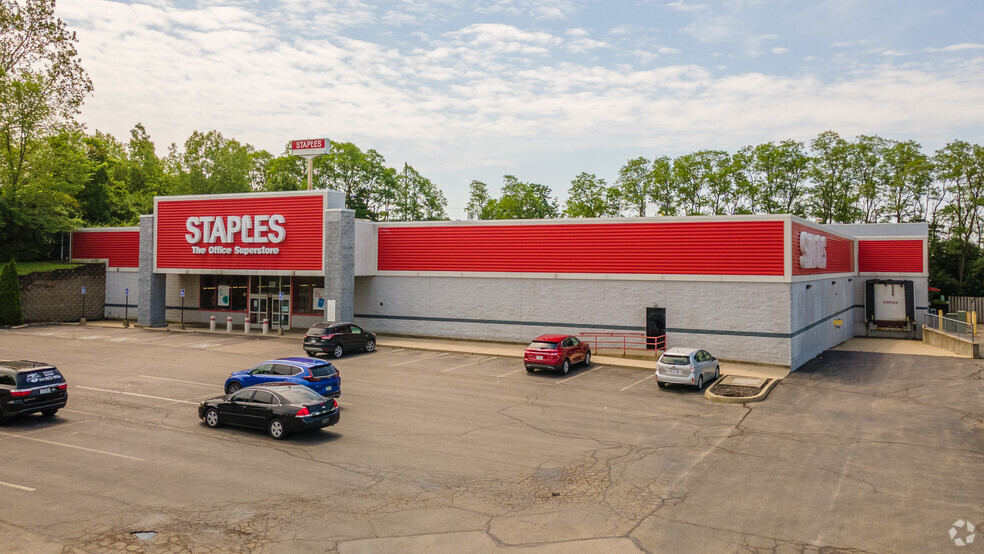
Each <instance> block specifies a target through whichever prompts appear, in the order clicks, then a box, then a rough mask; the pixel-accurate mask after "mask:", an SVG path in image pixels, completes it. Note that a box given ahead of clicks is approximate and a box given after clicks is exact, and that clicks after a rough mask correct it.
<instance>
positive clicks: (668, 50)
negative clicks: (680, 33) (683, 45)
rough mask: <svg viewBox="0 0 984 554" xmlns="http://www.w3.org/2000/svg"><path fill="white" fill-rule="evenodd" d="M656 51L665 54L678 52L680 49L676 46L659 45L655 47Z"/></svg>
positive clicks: (669, 54)
mask: <svg viewBox="0 0 984 554" xmlns="http://www.w3.org/2000/svg"><path fill="white" fill-rule="evenodd" d="M656 51H657V52H659V53H660V54H665V55H667V56H671V55H673V54H679V53H680V51H679V50H677V49H676V48H670V47H669V46H660V47H659V48H657V49H656Z"/></svg>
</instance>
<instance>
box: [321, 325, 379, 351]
mask: <svg viewBox="0 0 984 554" xmlns="http://www.w3.org/2000/svg"><path fill="white" fill-rule="evenodd" d="M375 349H376V335H374V334H372V333H370V332H369V331H366V330H365V329H363V328H362V327H359V326H358V325H355V324H353V323H349V322H346V321H325V322H322V323H315V324H314V325H312V326H311V328H310V329H308V331H307V333H305V334H304V351H305V352H307V354H308V356H317V355H318V354H322V353H325V352H327V353H328V354H330V355H332V356H334V357H336V358H341V357H342V353H343V352H352V351H355V350H365V351H366V352H372V351H373V350H375Z"/></svg>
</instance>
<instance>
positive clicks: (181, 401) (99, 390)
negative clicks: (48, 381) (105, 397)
mask: <svg viewBox="0 0 984 554" xmlns="http://www.w3.org/2000/svg"><path fill="white" fill-rule="evenodd" d="M75 388H77V389H84V390H92V391H96V392H108V393H112V394H123V395H126V396H138V397H140V398H150V399H152V400H167V401H168V402H180V403H182V404H195V405H197V404H198V402H192V401H190V400H178V399H176V398H164V397H163V396H151V395H149V394H137V393H135V392H123V391H118V390H107V389H97V388H93V387H83V386H79V385H76V386H75ZM202 398H205V397H202Z"/></svg>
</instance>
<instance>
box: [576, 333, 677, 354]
mask: <svg viewBox="0 0 984 554" xmlns="http://www.w3.org/2000/svg"><path fill="white" fill-rule="evenodd" d="M579 335H580V337H581V342H585V343H587V344H588V346H590V347H591V350H593V351H595V352H597V351H599V350H609V351H612V350H613V351H618V350H621V351H622V355H623V356H625V355H626V354H628V353H629V352H631V351H642V352H647V355H648V352H652V353H653V356H654V357H659V354H660V352H664V351H666V335H659V336H656V337H648V336H646V335H645V334H644V333H594V332H586V333H579Z"/></svg>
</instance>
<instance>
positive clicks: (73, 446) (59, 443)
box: [0, 432, 144, 462]
mask: <svg viewBox="0 0 984 554" xmlns="http://www.w3.org/2000/svg"><path fill="white" fill-rule="evenodd" d="M0 435H3V436H5V437H10V438H14V439H21V440H26V441H34V442H40V443H44V444H51V445H54V446H64V447H65V448H74V449H76V450H84V451H85V452H92V453H94V454H105V455H106V456H116V457H117V458H125V459H127V460H134V461H137V462H142V461H144V459H143V458H134V457H133V456H127V455H125V454H116V453H115V452H106V451H105V450H96V449H95V448H86V447H84V446H75V445H74V444H65V443H63V442H55V441H48V440H44V439H36V438H34V437H24V436H21V435H13V434H10V433H3V432H0Z"/></svg>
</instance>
